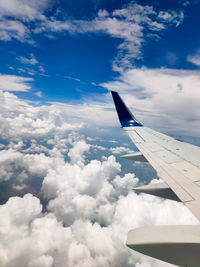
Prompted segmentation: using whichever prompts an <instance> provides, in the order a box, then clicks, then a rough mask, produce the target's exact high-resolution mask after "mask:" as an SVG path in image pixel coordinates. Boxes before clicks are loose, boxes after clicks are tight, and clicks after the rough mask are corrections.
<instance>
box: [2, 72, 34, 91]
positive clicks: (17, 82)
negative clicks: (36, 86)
mask: <svg viewBox="0 0 200 267" xmlns="http://www.w3.org/2000/svg"><path fill="white" fill-rule="evenodd" d="M32 81H33V79H32V78H28V77H22V76H16V75H8V74H0V90H6V91H28V90H30V89H31V85H30V82H32Z"/></svg>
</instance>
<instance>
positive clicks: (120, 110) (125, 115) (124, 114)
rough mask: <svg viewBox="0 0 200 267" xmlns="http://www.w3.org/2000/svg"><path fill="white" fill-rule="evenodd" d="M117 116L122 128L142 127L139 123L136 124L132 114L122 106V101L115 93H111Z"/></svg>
mask: <svg viewBox="0 0 200 267" xmlns="http://www.w3.org/2000/svg"><path fill="white" fill-rule="evenodd" d="M111 94H112V97H113V100H114V103H115V107H116V110H117V114H118V117H119V120H120V123H121V126H122V127H135V126H143V125H142V124H141V123H139V122H137V121H136V119H135V117H134V116H133V114H132V113H131V112H130V110H129V109H128V108H127V106H126V105H125V104H124V102H123V100H122V99H121V97H120V96H119V94H118V93H117V92H114V91H111Z"/></svg>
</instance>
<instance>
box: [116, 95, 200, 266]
mask: <svg viewBox="0 0 200 267" xmlns="http://www.w3.org/2000/svg"><path fill="white" fill-rule="evenodd" d="M111 93H112V97H113V100H114V103H115V107H116V110H117V113H118V117H119V120H120V123H121V126H122V128H123V129H124V130H125V131H126V132H127V134H128V135H129V137H130V138H131V140H132V141H133V143H134V144H135V145H136V146H137V148H138V149H139V151H140V153H141V154H142V155H143V157H144V158H145V159H146V161H148V162H149V163H150V164H151V165H152V166H153V168H154V169H155V170H156V171H157V173H158V175H159V176H160V177H161V178H162V179H163V180H164V182H165V183H162V184H161V185H160V186H159V185H157V186H156V187H155V188H153V189H152V188H148V185H147V186H144V187H140V188H138V189H139V190H138V191H140V192H145V193H149V194H154V195H157V196H161V197H164V198H170V199H174V200H177V201H181V202H183V203H184V204H185V205H186V206H187V207H188V208H189V210H190V211H191V212H192V213H193V214H194V215H195V216H196V218H198V219H199V220H200V148H199V147H197V146H194V145H191V144H188V143H185V142H182V141H179V140H177V139H174V138H172V137H170V136H167V135H165V134H162V133H159V132H156V131H154V130H152V129H150V128H147V127H145V126H143V125H142V124H141V123H139V122H137V120H136V119H135V117H134V116H133V115H132V113H131V112H130V111H129V109H128V108H127V107H126V105H125V104H124V102H123V100H122V99H121V97H120V96H119V94H118V93H117V92H113V91H112V92H111ZM124 157H125V156H124ZM140 157H141V156H140ZM129 158H131V156H130V157H129ZM132 158H133V159H134V156H132ZM135 189H136V190H137V188H135ZM169 195H170V197H167V196H169ZM132 231H133V230H132ZM172 232H173V230H172ZM152 242H153V241H152ZM199 242H200V239H199ZM182 245H183V244H182ZM130 247H131V246H130ZM132 248H133V246H132ZM133 249H134V248H133ZM145 249H146V248H145ZM135 250H137V249H135ZM138 251H139V250H138ZM145 251H146V252H147V250H145ZM145 254H147V255H150V254H148V253H145ZM155 257H156V256H155ZM157 258H158V257H157ZM165 260H166V259H165ZM168 262H170V261H168ZM171 263H173V262H171ZM174 263H175V262H174ZM176 264H177V263H176ZM182 266H185V265H182ZM194 266H196V265H194ZM197 266H200V257H199V262H198V265H197Z"/></svg>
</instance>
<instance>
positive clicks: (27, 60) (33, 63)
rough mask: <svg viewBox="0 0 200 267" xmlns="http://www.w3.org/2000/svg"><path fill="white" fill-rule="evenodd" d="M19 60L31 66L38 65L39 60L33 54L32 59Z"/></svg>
mask: <svg viewBox="0 0 200 267" xmlns="http://www.w3.org/2000/svg"><path fill="white" fill-rule="evenodd" d="M17 59H18V60H19V61H20V62H21V63H22V64H30V65H36V64H38V61H37V59H36V58H35V56H34V55H33V54H30V58H26V57H22V56H20V57H17Z"/></svg>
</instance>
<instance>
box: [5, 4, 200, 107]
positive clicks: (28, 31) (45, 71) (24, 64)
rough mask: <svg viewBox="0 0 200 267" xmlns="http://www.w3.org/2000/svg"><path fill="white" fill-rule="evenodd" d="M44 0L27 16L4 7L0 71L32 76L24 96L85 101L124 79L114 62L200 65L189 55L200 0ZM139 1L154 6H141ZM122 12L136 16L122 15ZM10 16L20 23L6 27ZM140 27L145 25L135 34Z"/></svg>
mask: <svg viewBox="0 0 200 267" xmlns="http://www.w3.org/2000/svg"><path fill="white" fill-rule="evenodd" d="M36 2H37V1H36ZM44 3H45V4H44V5H43V6H39V7H38V6H37V5H31V4H30V7H29V8H30V10H29V13H27V16H26V15H25V13H23V12H21V11H20V12H16V13H15V10H14V8H13V9H12V7H10V6H9V4H8V5H6V4H5V5H4V4H3V6H2V11H1V13H2V22H1V23H2V33H1V47H0V53H1V54H0V55H1V69H0V71H1V73H2V74H9V75H16V76H23V77H29V78H32V81H31V82H30V86H31V89H30V90H28V93H16V94H17V95H20V96H22V97H24V98H27V99H29V100H36V99H38V97H37V96H36V95H35V93H36V92H42V94H39V95H42V96H43V97H42V98H39V100H41V101H42V102H44V101H49V100H50V101H60V102H71V101H75V102H81V101H83V98H84V97H85V96H91V97H94V95H96V94H99V95H100V94H105V93H106V88H103V87H102V86H101V84H102V83H105V82H108V81H112V80H114V79H117V78H118V77H119V70H118V69H116V67H114V64H117V65H119V66H120V67H121V68H123V69H127V68H140V67H142V66H145V67H147V68H150V69H151V68H162V67H164V68H172V69H186V70H196V69H199V66H198V65H197V64H194V63H192V62H191V61H189V60H188V56H191V55H195V54H196V53H197V52H198V49H199V32H198V25H199V14H198V7H199V2H198V1H138V2H135V1H123V3H122V1H76V2H74V3H73V2H71V1H45V2H44ZM136 3H137V4H136ZM136 5H137V6H138V7H139V6H140V8H141V7H146V8H149V10H146V11H145V10H142V11H141V10H140V11H139V8H138V7H137V8H136ZM24 8H26V7H24ZM22 9H23V7H22ZM137 9H138V10H137ZM150 9H151V10H150ZM116 10H118V11H119V10H121V11H122V10H126V12H127V14H128V12H129V13H130V14H131V12H134V14H132V15H131V16H132V18H130V17H128V15H127V16H121V17H120V16H119V14H118V15H117V14H116V13H114V12H115V11H116ZM134 10H135V11H134ZM103 12H105V14H104V15H103ZM130 14H129V15H130ZM134 15H135V16H140V21H137V20H134V19H133V18H134ZM162 16H163V17H162ZM40 17H41V18H40ZM147 20H152V21H151V22H150V21H147ZM10 21H12V23H13V22H15V23H17V24H16V25H15V26H13V29H10V28H9V26H8V25H6V23H9V22H10ZM49 22H51V25H50V23H49ZM48 23H49V24H48ZM86 23H88V24H87V25H86ZM156 23H157V24H156ZM56 24H57V26H56ZM123 24H124V25H123ZM150 24H151V25H150ZM66 25H69V26H66ZM115 27H116V28H115ZM120 27H121V28H120ZM131 27H132V28H133V29H131ZM134 27H135V28H136V27H142V29H137V30H138V32H135V29H134ZM129 30H130V32H129ZM131 31H132V32H131ZM134 34H135V36H134ZM131 35H132V36H131ZM138 43H139V44H138ZM120 45H123V46H124V48H119V46H120ZM134 46H135V48H134ZM197 56H198V55H197ZM31 58H32V59H35V62H34V61H33V62H32V63H31V62H30V60H31ZM126 58H127V62H126V63H124V62H123V61H124V60H125V59H126ZM116 62H117V63H116Z"/></svg>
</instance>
